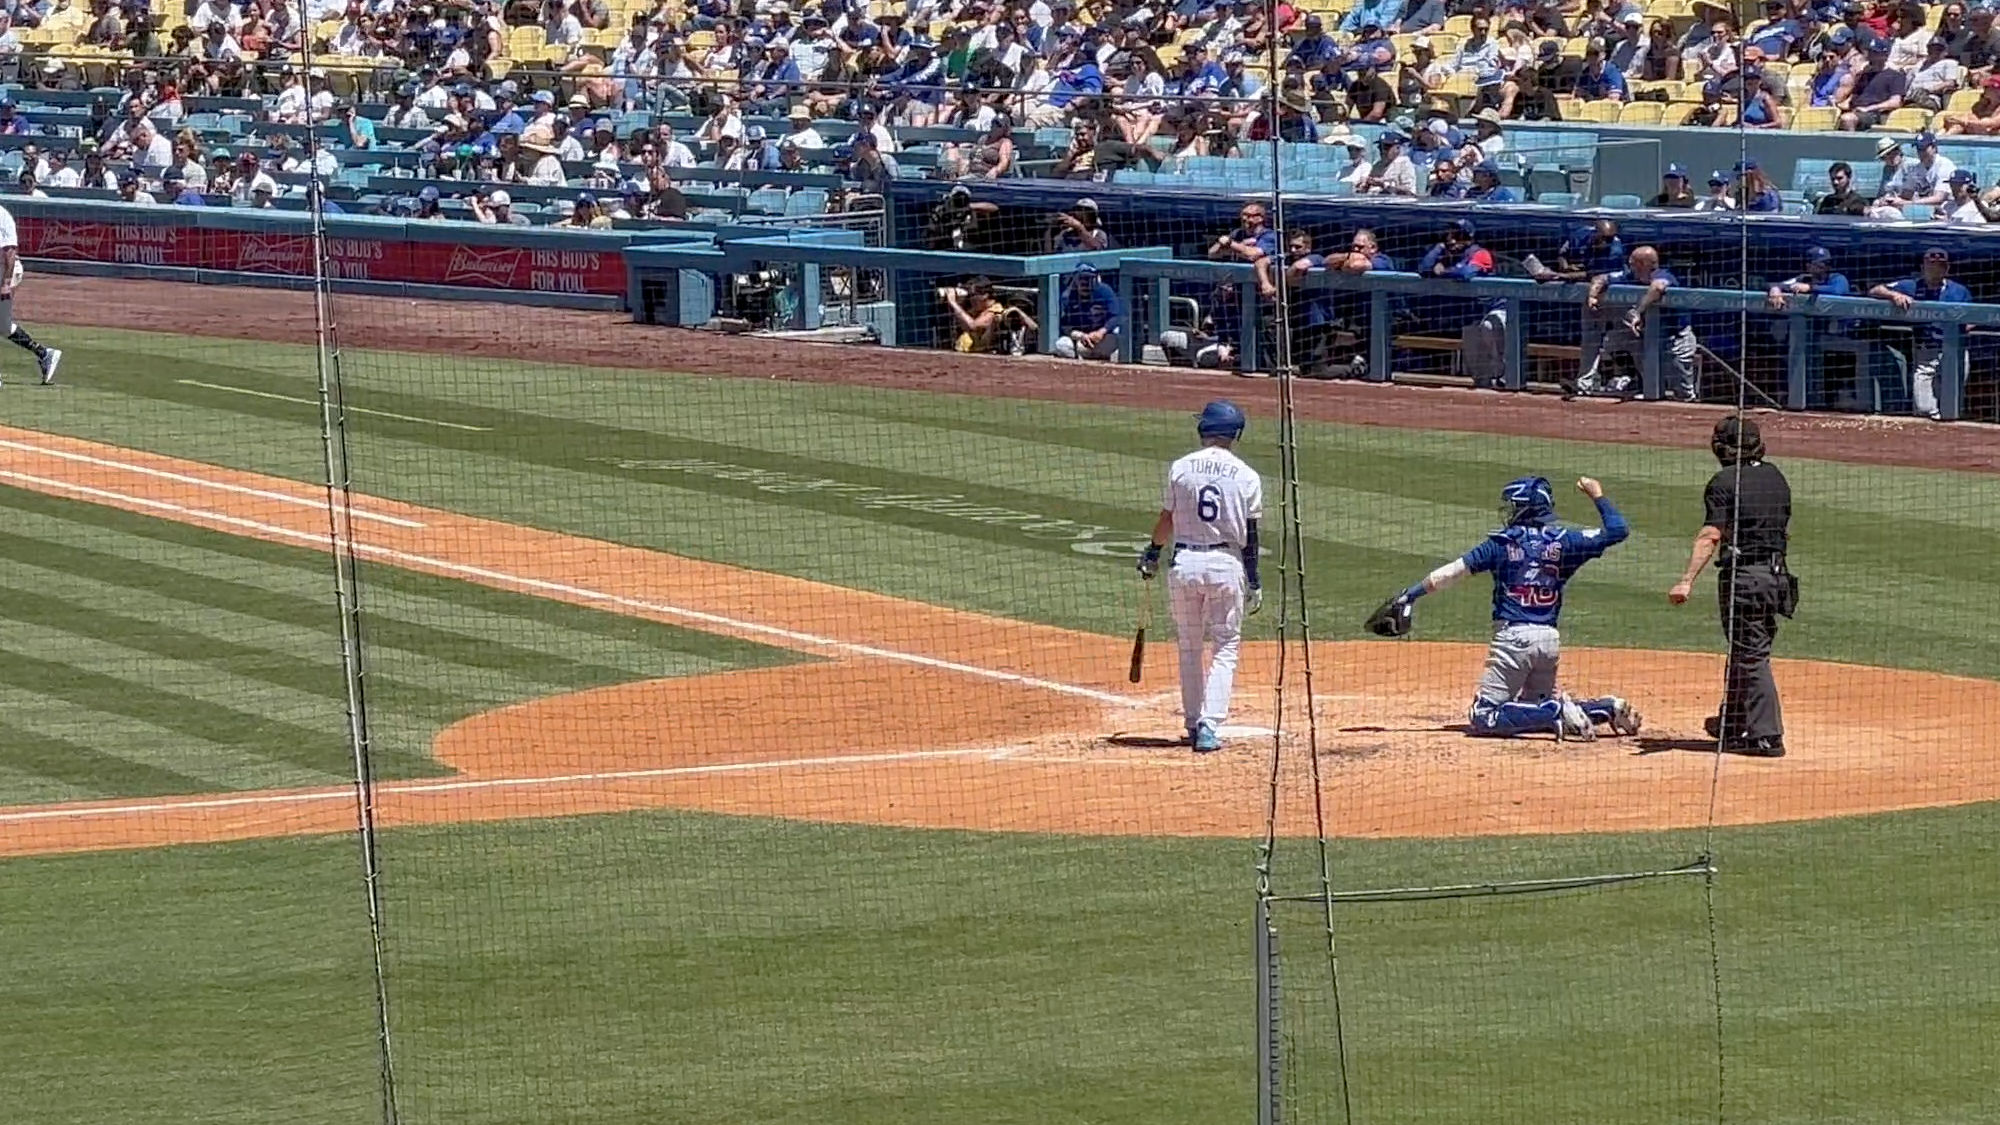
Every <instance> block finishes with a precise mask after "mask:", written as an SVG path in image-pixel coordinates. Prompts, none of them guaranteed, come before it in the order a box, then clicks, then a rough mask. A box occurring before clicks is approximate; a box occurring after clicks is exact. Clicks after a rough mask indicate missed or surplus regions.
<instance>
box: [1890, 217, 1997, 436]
mask: <svg viewBox="0 0 2000 1125" xmlns="http://www.w3.org/2000/svg"><path fill="white" fill-rule="evenodd" d="M1950 275H1951V254H1950V253H1948V252H1947V251H1946V250H1945V248H1944V247H1942V246H1933V247H1931V248H1930V249H1928V250H1925V251H1924V260H1923V264H1922V265H1921V266H1920V267H1918V270H1917V275H1916V276H1915V277H1906V278H1904V279H1903V280H1901V281H1896V282H1891V283H1890V284H1887V285H1877V286H1876V287H1875V288H1873V289H1870V290H1869V291H1868V295H1869V296H1870V297H1874V298H1875V299H1877V300H1881V301H1887V302H1889V303H1890V304H1892V305H1894V306H1896V308H1897V310H1898V311H1900V312H1909V311H1910V309H1911V308H1912V307H1913V306H1915V305H1916V303H1917V302H1918V301H1937V302H1942V303H1944V304H1953V305H1963V304H1967V303H1970V302H1971V300H1972V292H1971V291H1970V290H1968V289H1967V288H1966V287H1965V286H1963V285H1960V284H1959V283H1958V282H1956V281H1953V280H1952V279H1951V276H1950ZM1913 342H1914V345H1915V346H1914V350H1913V352H1912V354H1911V356H1910V398H1911V401H1912V403H1913V406H1914V409H1915V412H1916V413H1917V414H1918V415H1920V416H1922V417H1925V418H1936V417H1937V416H1938V401H1937V373H1938V367H1939V366H1940V365H1941V364H1942V363H1943V360H1944V326H1943V325H1941V324H1938V323H1936V322H1934V321H1933V322H1927V323H1923V324H1918V325H1917V326H1916V333H1915V338H1914V341H1913ZM1962 359H1963V357H1961V360H1962Z"/></svg>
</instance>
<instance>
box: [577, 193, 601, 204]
mask: <svg viewBox="0 0 2000 1125" xmlns="http://www.w3.org/2000/svg"><path fill="white" fill-rule="evenodd" d="M576 205H577V206H578V207H595V206H597V197H596V196H594V195H592V194H590V193H589V192H587V191H586V192H584V193H582V194H581V195H578V196H577V197H576Z"/></svg>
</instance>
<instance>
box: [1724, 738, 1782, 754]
mask: <svg viewBox="0 0 2000 1125" xmlns="http://www.w3.org/2000/svg"><path fill="white" fill-rule="evenodd" d="M1722 749H1723V752H1724V753H1728V754H1740V755H1742V756H1743V757H1746V758H1782V757H1784V756H1785V741H1784V739H1781V738H1745V739H1734V738H1732V739H1730V740H1729V741H1728V742H1725V743H1723V745H1722Z"/></svg>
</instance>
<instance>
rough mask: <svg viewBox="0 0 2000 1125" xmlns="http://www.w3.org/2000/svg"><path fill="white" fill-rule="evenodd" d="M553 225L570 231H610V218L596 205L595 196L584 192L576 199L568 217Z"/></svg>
mask: <svg viewBox="0 0 2000 1125" xmlns="http://www.w3.org/2000/svg"><path fill="white" fill-rule="evenodd" d="M554 225H556V226H559V227H564V228H567V229H571V230H610V229H611V216H609V215H607V214H605V213H604V209H603V208H602V207H599V206H598V205H597V196H596V195H594V194H592V193H590V192H587V191H586V192H584V193H582V194H581V195H578V196H577V197H576V203H575V206H574V207H573V208H572V209H571V210H570V213H569V214H568V216H566V217H565V218H563V219H562V221H560V222H558V223H556V224H554Z"/></svg>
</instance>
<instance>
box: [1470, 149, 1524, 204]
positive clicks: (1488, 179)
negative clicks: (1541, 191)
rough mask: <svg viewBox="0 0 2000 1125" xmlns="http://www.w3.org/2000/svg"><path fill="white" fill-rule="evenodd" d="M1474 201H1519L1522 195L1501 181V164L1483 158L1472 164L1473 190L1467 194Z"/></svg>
mask: <svg viewBox="0 0 2000 1125" xmlns="http://www.w3.org/2000/svg"><path fill="white" fill-rule="evenodd" d="M1466 198H1467V199H1470V200H1471V201H1472V202H1474V203H1519V202H1521V197H1520V195H1519V194H1518V193H1516V192H1515V191H1514V189H1513V188H1510V187H1507V186H1505V185H1504V184H1502V183H1501V182H1500V166H1499V165H1498V164H1495V163H1493V162H1492V161H1491V160H1482V161H1480V162H1479V163H1477V164H1474V165H1473V166H1472V191H1471V192H1470V193H1469V194H1467V195H1466Z"/></svg>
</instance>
